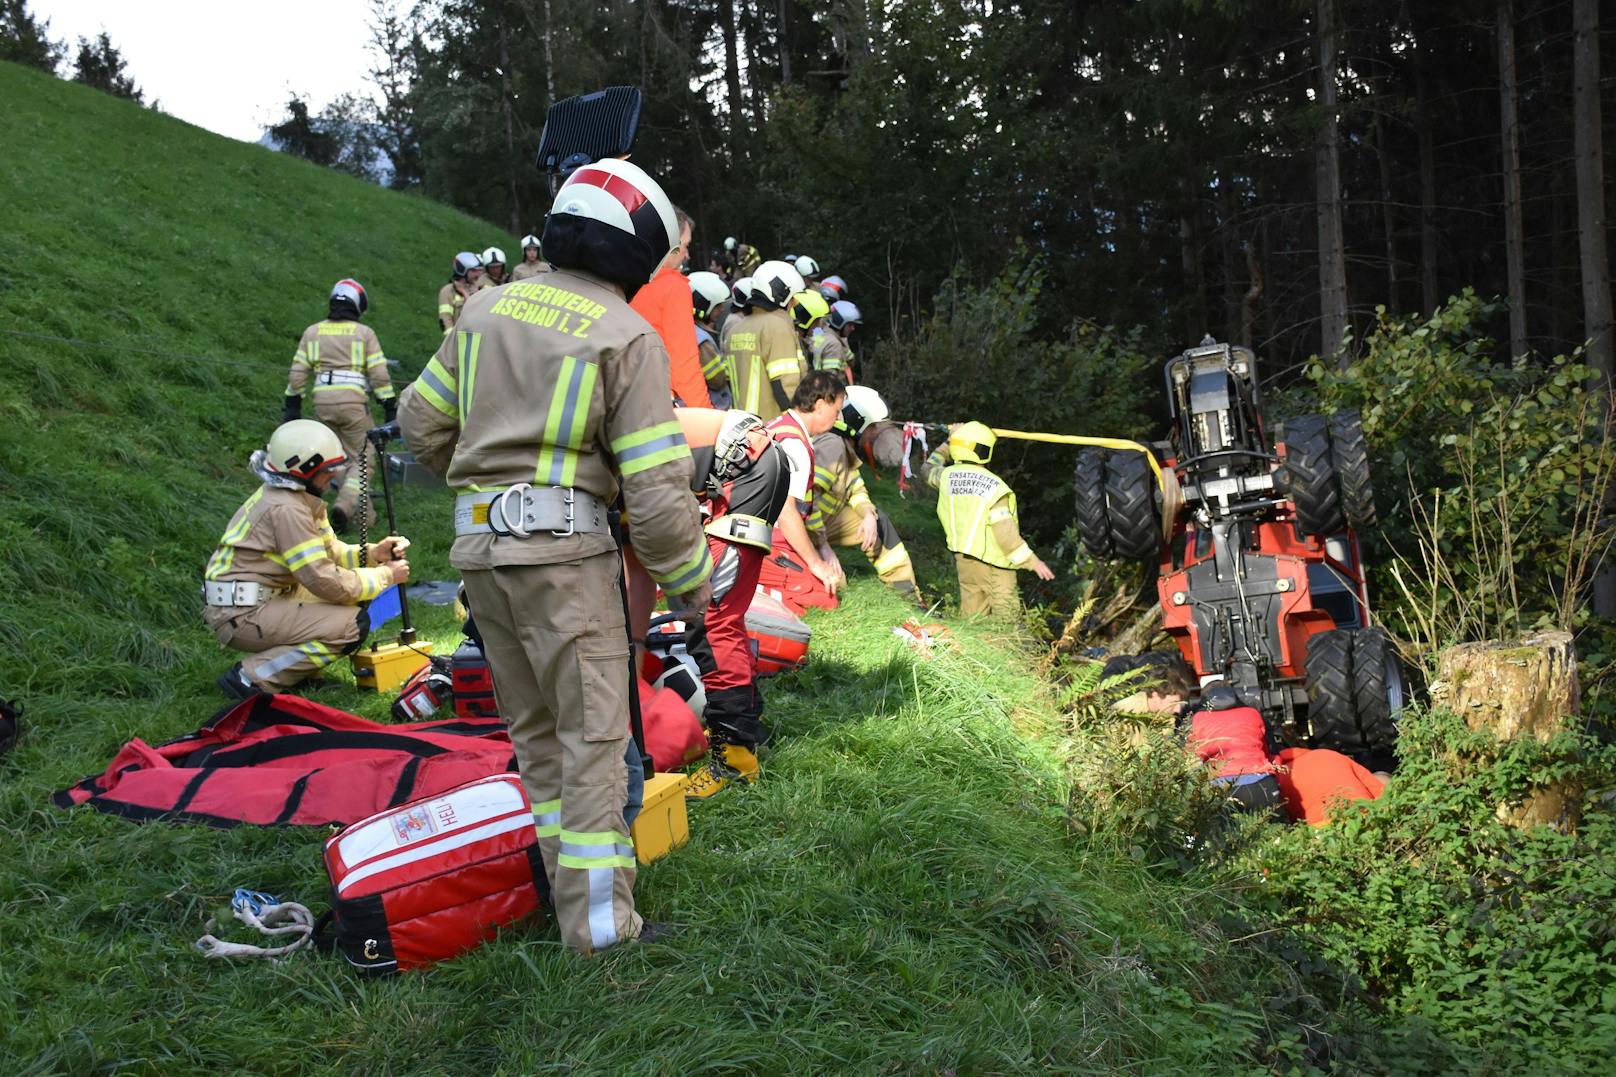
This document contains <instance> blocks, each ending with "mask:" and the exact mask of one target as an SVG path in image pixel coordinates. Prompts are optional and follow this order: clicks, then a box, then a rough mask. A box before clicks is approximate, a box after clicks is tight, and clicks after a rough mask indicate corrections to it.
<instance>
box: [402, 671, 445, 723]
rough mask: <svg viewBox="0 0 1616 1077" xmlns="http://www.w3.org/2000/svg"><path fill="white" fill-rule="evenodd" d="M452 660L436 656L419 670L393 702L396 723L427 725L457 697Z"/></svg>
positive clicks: (405, 683)
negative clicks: (425, 723) (439, 710)
mask: <svg viewBox="0 0 1616 1077" xmlns="http://www.w3.org/2000/svg"><path fill="white" fill-rule="evenodd" d="M450 670H451V667H450V663H449V659H447V658H443V657H440V656H438V655H433V656H432V658H431V659H430V660H428V662H427V664H426V665H424V666H422V667H421V668H420V669H418V670H416V671H415V673H414V674H412V675H411V676H410V679H409V680H407V681H405V682H404V687H402V688H400V689H399V690H398V698H397V699H395V700H394V701H393V710H392V714H393V721H395V722H424V721H426V720H427V719H429V718H431V717H432V716H433V715H434V714H436V713H438V708H439V707H442V706H443V705H444V704H445V703H448V702H449V701H450V700H452V699H453V698H454V681H453V679H452V678H451V675H450Z"/></svg>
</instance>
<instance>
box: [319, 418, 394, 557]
mask: <svg viewBox="0 0 1616 1077" xmlns="http://www.w3.org/2000/svg"><path fill="white" fill-rule="evenodd" d="M322 395H323V396H324V397H326V398H331V397H335V398H336V399H335V400H332V399H322V398H321V397H322ZM314 414H315V415H316V416H317V417H318V418H319V420H320V421H321V422H322V423H324V424H325V425H327V426H329V427H330V428H331V430H332V431H333V432H334V433H335V434H336V435H337V437H338V439H339V440H341V442H342V451H343V452H345V453H347V454H348V476H347V478H345V479H343V480H342V487H341V488H340V489H339V490H338V491H337V500H336V502H335V506H336V507H337V508H339V509H341V510H342V511H343V512H344V513H346V514H347V516H348V518H349V519H350V520H352V519H356V518H357V516H356V510H357V509H358V507H359V454H360V453H364V454H365V459H366V461H367V462H368V467H369V468H370V488H371V490H372V491H375V490H378V489H380V486H381V481H382V480H381V477H380V476H379V475H377V474H376V468H377V466H378V464H377V457H376V449H375V447H374V446H372V445H371V444H370V443H369V442H368V441H366V440H365V433H366V432H367V431H369V430H370V428H371V427H372V426H375V425H376V424H375V422H374V421H373V420H372V419H371V414H370V404H369V403H368V402H367V401H366V399H365V398H364V397H361V396H359V395H358V394H357V393H350V392H346V391H344V392H337V393H325V394H320V393H315V394H314ZM377 496H380V495H377ZM375 522H376V498H375V497H372V498H371V499H370V502H369V503H368V504H366V506H365V526H366V527H369V526H370V525H371V524H374V523H375Z"/></svg>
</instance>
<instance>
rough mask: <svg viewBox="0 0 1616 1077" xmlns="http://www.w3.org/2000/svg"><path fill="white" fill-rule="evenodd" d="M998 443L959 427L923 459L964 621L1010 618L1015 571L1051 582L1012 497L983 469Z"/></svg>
mask: <svg viewBox="0 0 1616 1077" xmlns="http://www.w3.org/2000/svg"><path fill="white" fill-rule="evenodd" d="M997 440H998V435H996V434H994V432H993V431H992V430H990V429H988V427H986V426H985V425H983V424H982V423H976V422H971V423H962V424H961V425H959V426H957V427H954V428H953V429H951V430H950V431H949V434H948V440H947V441H946V442H944V443H943V444H942V445H939V446H938V447H937V451H936V452H934V453H932V454H931V456H930V457H929V458H927V460H926V481H927V482H928V483H930V484H931V485H932V486H935V487H937V518H938V519H939V520H941V521H942V523H943V535H944V537H945V538H946V539H947V540H948V548H949V549H950V550H952V551H953V553H954V566H955V568H957V569H958V570H959V584H960V614H961V616H964V617H971V616H974V615H976V614H985V615H987V616H990V617H1008V616H1013V615H1014V614H1015V613H1016V612H1017V611H1018V610H1019V609H1020V608H1021V596H1020V594H1019V592H1017V590H1016V570H1017V569H1021V568H1025V569H1031V570H1032V572H1033V574H1034V575H1036V576H1037V577H1038V578H1039V579H1040V580H1052V579H1054V578H1055V574H1054V573H1053V572H1051V571H1050V569H1049V566H1048V565H1046V564H1044V562H1043V561H1042V560H1040V559H1039V558H1038V557H1037V555H1035V554H1034V553H1033V552H1032V547H1030V546H1028V545H1027V543H1026V540H1025V539H1023V538H1022V537H1021V531H1020V529H1019V527H1018V526H1017V522H1016V495H1015V492H1014V491H1012V490H1011V489H1010V487H1009V486H1006V485H1005V482H1004V480H1003V479H1001V478H999V476H997V475H995V474H994V473H993V472H991V471H989V470H988V469H987V466H986V465H987V462H988V460H989V459H990V458H991V457H992V456H993V444H994V442H995V441H997ZM950 456H952V458H953V463H952V464H949V458H950Z"/></svg>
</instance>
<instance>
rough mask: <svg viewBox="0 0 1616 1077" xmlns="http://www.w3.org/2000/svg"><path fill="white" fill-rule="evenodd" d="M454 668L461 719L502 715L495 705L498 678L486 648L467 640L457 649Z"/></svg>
mask: <svg viewBox="0 0 1616 1077" xmlns="http://www.w3.org/2000/svg"><path fill="white" fill-rule="evenodd" d="M450 666H451V672H450V674H449V677H450V681H451V683H452V686H453V694H454V709H455V714H457V715H458V716H460V717H461V718H493V717H495V716H496V715H498V714H499V709H498V708H497V707H495V706H494V677H493V675H492V674H491V673H489V672H488V659H487V658H484V657H483V649H482V648H481V647H479V646H477V645H476V644H475V643H473V642H472V641H471V640H469V639H468V640H466V641H465V642H464V643H462V644H461V645H460V646H459V647H457V648H455V653H454V658H452V659H451V660H450Z"/></svg>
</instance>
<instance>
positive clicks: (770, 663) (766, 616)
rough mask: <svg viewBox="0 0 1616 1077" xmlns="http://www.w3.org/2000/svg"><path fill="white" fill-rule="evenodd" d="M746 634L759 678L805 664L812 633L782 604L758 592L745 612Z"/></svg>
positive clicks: (762, 592)
mask: <svg viewBox="0 0 1616 1077" xmlns="http://www.w3.org/2000/svg"><path fill="white" fill-rule="evenodd" d="M816 582H817V581H816ZM746 634H747V635H748V636H750V637H752V654H753V655H754V656H755V657H756V659H757V663H756V664H757V674H758V676H759V677H766V676H768V675H769V674H771V673H782V672H784V671H785V670H788V669H795V668H796V667H798V666H800V665H802V664H803V663H805V662H807V661H808V643H809V641H810V640H812V639H813V630H812V629H810V628H809V627H808V626H807V624H805V623H804V622H803V619H802V618H801V617H798V616H797V615H796V614H795V613H792V612H791V608H790V607H789V606H787V605H786V604H785V603H784V602H782V601H781V600H780V599H778V598H775V597H774V596H773V595H771V594H768V593H767V592H765V591H763V590H761V589H760V590H759V591H758V593H757V594H756V595H755V596H753V598H752V605H751V606H750V607H749V608H748V609H747V611H746Z"/></svg>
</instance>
